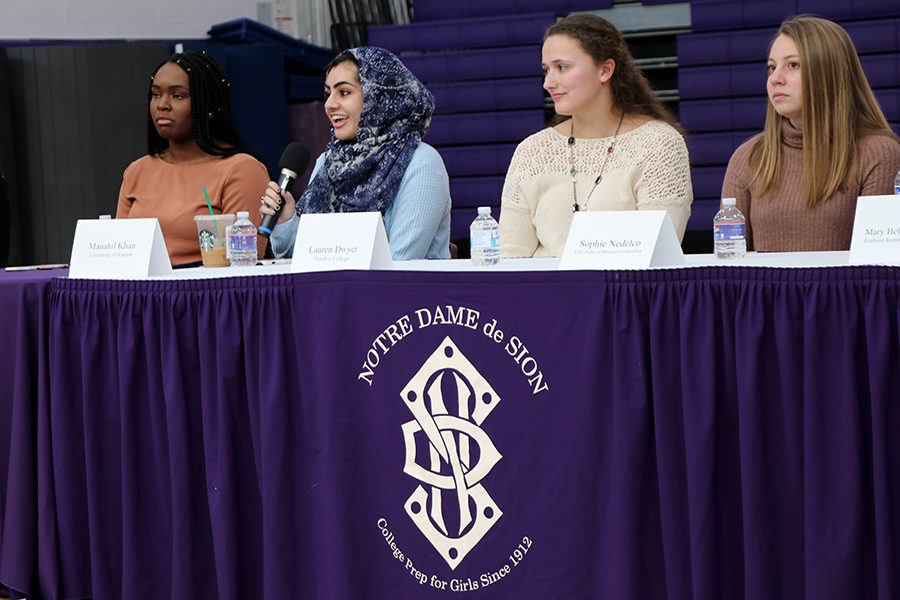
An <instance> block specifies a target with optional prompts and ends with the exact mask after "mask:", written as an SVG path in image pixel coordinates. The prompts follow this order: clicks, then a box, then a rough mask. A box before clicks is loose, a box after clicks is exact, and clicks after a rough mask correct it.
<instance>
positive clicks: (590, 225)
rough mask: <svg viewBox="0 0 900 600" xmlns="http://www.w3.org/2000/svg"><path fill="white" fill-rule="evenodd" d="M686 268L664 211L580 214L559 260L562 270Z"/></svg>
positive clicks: (676, 239) (570, 229)
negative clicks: (679, 266)
mask: <svg viewBox="0 0 900 600" xmlns="http://www.w3.org/2000/svg"><path fill="white" fill-rule="evenodd" d="M683 264H684V253H683V252H682V251H681V244H679V243H678V236H677V235H675V228H674V227H673V226H672V220H671V219H670V218H669V213H667V212H666V211H664V210H640V211H639V210H617V211H604V210H593V211H587V212H577V213H575V215H574V217H573V219H572V225H571V227H569V237H568V238H567V239H566V246H565V248H564V249H563V254H562V257H561V258H560V260H559V268H560V269H561V270H572V269H647V268H650V267H668V266H678V265H683Z"/></svg>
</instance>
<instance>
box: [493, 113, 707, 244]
mask: <svg viewBox="0 0 900 600" xmlns="http://www.w3.org/2000/svg"><path fill="white" fill-rule="evenodd" d="M567 139H568V138H567V136H565V135H562V134H560V133H559V132H557V131H556V130H554V129H553V128H547V129H543V130H541V131H539V132H538V133H535V134H534V135H531V136H529V137H528V138H526V139H525V140H524V141H523V142H522V143H521V144H519V146H518V147H517V148H516V151H515V154H513V158H512V161H511V162H510V165H509V171H508V172H507V174H506V181H505V182H504V184H503V195H502V202H501V210H500V254H501V256H507V257H522V256H526V257H527V256H559V255H560V254H562V251H563V247H564V246H565V243H566V236H567V235H568V233H569V226H570V225H571V223H572V181H571V179H570V177H569V168H570V164H569V163H570V157H569V146H568V144H567ZM611 141H612V138H608V137H607V138H599V139H582V138H578V139H576V141H575V148H574V154H575V170H576V172H577V176H576V177H577V183H576V185H577V189H578V203H579V204H580V205H582V206H584V203H585V200H586V199H587V197H588V194H589V193H590V192H591V188H592V187H593V185H594V180H595V179H596V177H597V175H598V174H599V173H600V171H601V169H603V161H604V160H605V158H606V156H607V148H608V147H609V145H610V142H611ZM692 201H693V191H692V189H691V173H690V165H689V163H688V152H687V147H686V145H685V143H684V138H682V137H681V135H680V134H679V133H678V132H677V131H676V130H675V129H674V128H673V127H671V126H670V125H668V124H666V123H663V122H661V121H648V122H647V123H645V124H643V125H641V126H640V127H637V128H636V129H633V130H632V131H629V132H627V133H623V134H620V135H619V137H618V139H617V140H616V144H615V148H614V150H613V152H612V154H610V155H609V163H608V164H607V165H606V169H605V170H604V171H603V180H602V181H601V182H600V184H599V185H598V186H597V188H596V189H595V190H594V191H593V193H592V194H591V197H590V200H589V201H588V204H587V210H667V211H669V216H670V217H671V219H672V224H673V225H674V226H675V232H676V233H677V234H678V238H679V240H680V239H681V237H682V236H683V235H684V229H685V227H686V226H687V221H688V217H690V215H691V202H692Z"/></svg>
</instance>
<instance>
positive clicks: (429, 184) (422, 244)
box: [269, 143, 450, 260]
mask: <svg viewBox="0 0 900 600" xmlns="http://www.w3.org/2000/svg"><path fill="white" fill-rule="evenodd" d="M324 161H325V154H320V155H319V158H317V159H316V164H315V166H314V167H313V171H312V175H311V176H310V180H312V178H313V177H315V176H316V173H317V172H318V170H319V168H320V167H321V166H322V163H323V162H324ZM299 223H300V218H299V217H298V216H297V215H296V214H294V216H293V217H292V218H291V220H290V221H287V222H285V223H282V224H281V225H276V226H275V228H274V229H273V230H272V235H271V236H269V243H270V244H271V245H272V252H274V254H275V256H276V257H279V258H281V257H285V256H291V255H292V254H293V252H294V240H295V239H296V237H297V226H298V225H299ZM384 228H385V230H386V232H387V238H388V243H389V244H390V246H391V256H392V257H393V259H394V260H412V259H417V258H450V180H449V178H448V177H447V169H446V168H445V167H444V161H443V160H441V155H440V154H438V151H437V150H435V149H434V148H432V147H431V146H429V145H428V144H425V143H420V144H419V147H418V148H416V151H415V152H414V153H413V156H412V160H411V161H410V163H409V166H408V167H407V168H406V172H405V173H404V174H403V179H402V180H401V181H400V188H399V189H398V190H397V195H396V196H394V202H393V204H391V207H390V208H388V209H387V211H385V213H384Z"/></svg>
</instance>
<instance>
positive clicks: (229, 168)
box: [116, 51, 269, 264]
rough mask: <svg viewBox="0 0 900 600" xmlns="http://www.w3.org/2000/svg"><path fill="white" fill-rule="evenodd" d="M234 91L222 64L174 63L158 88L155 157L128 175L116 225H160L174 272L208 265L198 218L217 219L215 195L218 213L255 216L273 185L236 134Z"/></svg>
mask: <svg viewBox="0 0 900 600" xmlns="http://www.w3.org/2000/svg"><path fill="white" fill-rule="evenodd" d="M228 86H229V84H228V79H227V77H226V76H225V72H224V70H223V69H222V67H221V66H220V65H219V63H217V62H216V61H215V59H213V58H212V57H211V56H210V55H208V54H206V53H205V52H198V51H191V52H184V53H179V54H174V55H172V56H170V57H169V58H168V59H166V60H165V61H163V62H162V63H161V64H160V65H159V66H158V67H157V68H156V70H155V71H154V72H153V75H152V77H151V80H150V90H149V104H150V111H149V115H148V118H147V155H146V156H143V157H141V158H139V159H138V160H136V161H134V162H133V163H131V164H130V165H129V166H128V168H127V169H125V174H124V176H123V178H122V187H121V189H120V191H119V205H118V209H117V211H116V218H126V217H135V218H137V217H156V218H157V219H158V220H159V224H160V228H161V229H162V233H163V237H165V240H166V247H167V249H168V251H169V258H170V260H171V261H172V263H173V264H179V263H187V262H193V261H199V260H200V258H201V257H200V246H199V245H198V243H197V227H196V225H195V224H194V220H193V217H194V215H199V214H203V213H206V212H208V211H209V208H208V207H207V200H206V196H207V195H208V196H209V203H210V205H211V206H212V207H213V210H214V211H215V212H216V213H222V214H224V213H230V214H235V213H237V211H240V210H246V211H248V212H249V213H250V214H251V215H255V214H256V210H255V208H256V202H257V199H258V198H259V190H260V189H261V188H264V187H265V186H266V182H268V180H269V174H268V171H267V170H266V167H265V166H264V165H263V164H262V162H261V161H260V160H259V159H258V157H257V155H256V154H255V153H254V152H253V151H252V150H250V149H249V148H247V147H246V146H245V145H244V142H243V141H242V140H241V136H240V135H239V134H238V132H237V129H236V128H235V125H234V119H233V118H232V115H231V98H230V95H229V91H228ZM256 225H257V226H258V225H259V220H258V219H257V220H256ZM258 251H259V255H260V256H262V254H263V252H264V251H265V243H264V241H263V240H262V239H261V240H260V244H259V250H258Z"/></svg>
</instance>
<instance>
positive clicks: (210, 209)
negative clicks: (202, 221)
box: [203, 185, 216, 216]
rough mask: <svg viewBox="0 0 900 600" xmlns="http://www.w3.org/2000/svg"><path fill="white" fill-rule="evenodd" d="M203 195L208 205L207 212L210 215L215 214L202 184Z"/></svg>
mask: <svg viewBox="0 0 900 600" xmlns="http://www.w3.org/2000/svg"><path fill="white" fill-rule="evenodd" d="M203 195H204V196H206V205H207V206H208V207H209V214H211V215H212V216H216V213H214V212H213V209H212V204H210V203H209V194H207V193H206V186H205V185H204V186H203Z"/></svg>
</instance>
